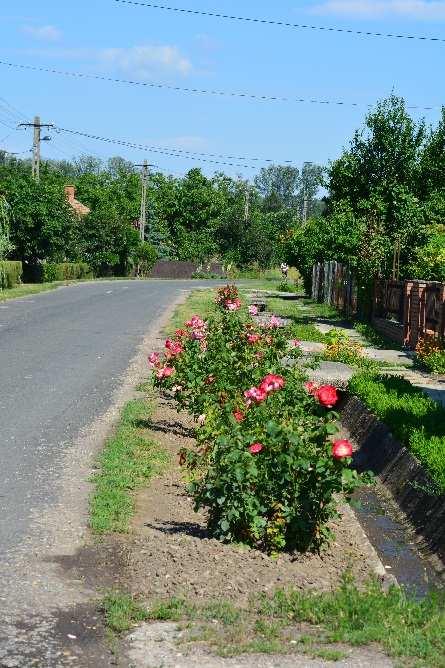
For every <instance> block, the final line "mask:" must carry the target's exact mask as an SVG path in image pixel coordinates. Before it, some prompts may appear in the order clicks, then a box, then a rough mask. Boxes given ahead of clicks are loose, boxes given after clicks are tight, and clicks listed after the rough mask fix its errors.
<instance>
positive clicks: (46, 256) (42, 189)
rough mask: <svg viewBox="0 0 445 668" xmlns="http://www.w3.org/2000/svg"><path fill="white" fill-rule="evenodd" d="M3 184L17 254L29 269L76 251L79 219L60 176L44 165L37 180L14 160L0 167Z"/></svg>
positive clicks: (62, 258)
mask: <svg viewBox="0 0 445 668" xmlns="http://www.w3.org/2000/svg"><path fill="white" fill-rule="evenodd" d="M0 183H1V186H0V194H3V195H4V196H5V197H6V199H7V201H8V203H9V205H10V212H11V219H12V225H11V234H10V236H11V243H12V244H13V245H14V248H15V253H14V254H15V256H16V257H17V259H20V260H22V261H23V262H24V263H25V265H26V267H25V269H26V268H27V267H29V268H31V269H33V268H35V267H36V266H38V265H39V264H40V263H41V262H43V261H45V260H49V261H53V262H62V261H64V260H65V259H66V258H67V255H69V254H70V253H71V252H72V251H73V245H74V243H75V229H76V219H75V216H74V214H73V211H72V209H71V207H70V206H69V205H68V203H67V201H66V198H65V194H64V183H63V180H62V179H61V178H60V176H59V175H58V174H56V173H55V172H54V171H53V170H51V168H50V167H48V166H47V165H46V164H43V165H42V169H41V180H40V182H36V181H35V180H34V179H32V177H31V175H30V173H29V170H28V168H27V166H26V165H24V164H23V163H21V162H19V161H14V162H11V164H9V165H7V166H4V167H0Z"/></svg>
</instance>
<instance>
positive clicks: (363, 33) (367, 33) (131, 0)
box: [114, 0, 445, 42]
mask: <svg viewBox="0 0 445 668" xmlns="http://www.w3.org/2000/svg"><path fill="white" fill-rule="evenodd" d="M114 2H118V3H120V4H123V5H133V6H135V7H147V8H149V9H161V10H164V11H168V12H177V13H178V14H193V15H195V16H209V17H212V18H216V19H228V20H230V21H244V22H247V23H257V24H261V25H271V26H278V27H280V28H298V29H301V30H320V31H322V32H330V33H343V34H347V35H358V36H360V37H385V38H390V39H408V40H419V41H422V42H445V37H431V36H428V35H405V34H397V33H390V32H388V33H385V32H374V31H371V30H355V29H353V28H339V27H338V26H319V25H311V24H307V23H290V22H288V21H280V20H277V19H262V18H255V17H252V16H233V15H231V14H222V13H220V12H206V11H203V10H198V9H188V8H183V7H170V6H168V5H158V4H154V3H152V2H137V1H136V0H114Z"/></svg>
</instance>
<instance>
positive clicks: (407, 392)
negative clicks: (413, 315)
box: [349, 372, 445, 492]
mask: <svg viewBox="0 0 445 668" xmlns="http://www.w3.org/2000/svg"><path fill="white" fill-rule="evenodd" d="M349 391H350V392H351V393H352V394H355V395H357V396H358V397H359V398H360V399H361V400H362V401H363V403H364V404H366V406H367V407H368V408H369V409H370V410H371V411H372V412H373V413H374V414H375V415H376V416H377V417H378V418H380V419H381V420H382V421H383V422H384V423H385V424H386V425H387V426H388V427H389V428H390V429H391V431H392V433H393V434H394V436H395V437H396V438H397V439H398V440H399V441H400V442H401V443H402V445H405V446H406V447H407V448H408V449H409V450H410V451H411V452H412V453H413V455H415V457H417V459H418V460H419V461H420V462H421V463H422V464H423V466H424V467H425V468H426V470H427V471H428V472H429V474H430V476H431V478H432V480H433V481H434V483H435V484H436V485H437V487H438V488H439V490H440V491H441V492H445V409H444V408H442V407H441V406H440V405H439V404H438V403H437V402H435V401H433V400H432V399H430V398H429V397H427V396H426V395H425V394H424V393H423V392H422V390H420V389H418V388H416V387H413V385H411V383H409V382H408V381H407V380H404V379H403V378H400V377H394V376H384V375H375V374H370V373H366V372H359V373H357V374H356V375H355V376H353V378H351V380H350V381H349Z"/></svg>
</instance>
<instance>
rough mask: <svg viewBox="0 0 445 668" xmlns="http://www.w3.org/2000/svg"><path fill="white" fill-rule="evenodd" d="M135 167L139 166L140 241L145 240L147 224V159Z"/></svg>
mask: <svg viewBox="0 0 445 668" xmlns="http://www.w3.org/2000/svg"><path fill="white" fill-rule="evenodd" d="M135 167H141V211H140V215H139V236H140V237H141V241H144V240H145V228H146V225H147V187H148V175H149V171H148V169H149V167H153V165H149V164H148V162H147V160H144V162H143V163H142V165H135Z"/></svg>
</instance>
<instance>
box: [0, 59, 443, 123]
mask: <svg viewBox="0 0 445 668" xmlns="http://www.w3.org/2000/svg"><path fill="white" fill-rule="evenodd" d="M0 65H2V66H4V67H12V68H15V69H21V70H29V71H32V72H46V73H48V74H57V75H60V76H66V77H74V78H79V79H93V80H97V81H107V82H111V83H117V84H124V85H130V86H142V87H146V88H163V89H167V90H172V91H175V92H180V93H197V94H202V95H216V96H218V97H233V98H243V99H246V100H256V101H259V102H294V103H297V104H303V103H305V104H317V105H324V106H328V105H331V106H342V107H348V106H349V107H368V108H370V107H372V106H373V105H372V104H366V103H363V102H348V101H345V100H318V99H315V98H299V97H286V96H279V95H259V94H255V93H249V92H239V91H223V90H209V89H205V88H186V87H184V86H173V85H170V84H166V83H159V82H154V81H133V80H131V79H118V78H116V77H107V76H104V75H101V74H89V73H86V72H73V71H69V70H57V69H55V68H52V67H42V66H38V65H23V64H19V63H10V62H8V61H5V60H0ZM441 108H442V106H441V105H432V106H421V105H407V109H418V110H420V111H433V110H435V109H441Z"/></svg>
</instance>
